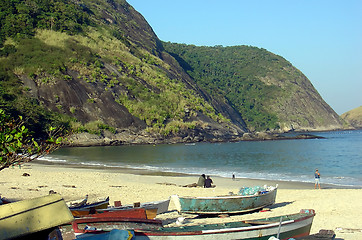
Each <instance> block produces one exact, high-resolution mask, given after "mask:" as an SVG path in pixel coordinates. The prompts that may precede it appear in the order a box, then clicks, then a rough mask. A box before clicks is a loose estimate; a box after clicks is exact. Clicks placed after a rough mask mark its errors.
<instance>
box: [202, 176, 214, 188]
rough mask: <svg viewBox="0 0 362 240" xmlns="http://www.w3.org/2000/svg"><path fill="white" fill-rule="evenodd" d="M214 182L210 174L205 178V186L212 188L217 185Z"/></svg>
mask: <svg viewBox="0 0 362 240" xmlns="http://www.w3.org/2000/svg"><path fill="white" fill-rule="evenodd" d="M212 184H213V181H212V179H211V178H210V176H207V178H206V179H205V185H204V187H205V188H211V187H215V186H214V185H212Z"/></svg>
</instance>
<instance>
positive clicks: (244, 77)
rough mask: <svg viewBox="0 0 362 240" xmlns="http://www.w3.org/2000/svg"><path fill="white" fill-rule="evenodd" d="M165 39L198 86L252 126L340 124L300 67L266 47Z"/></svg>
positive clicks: (321, 126)
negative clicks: (175, 41) (237, 113)
mask: <svg viewBox="0 0 362 240" xmlns="http://www.w3.org/2000/svg"><path fill="white" fill-rule="evenodd" d="M163 45H164V47H165V49H166V51H168V52H169V53H170V54H171V55H172V56H173V57H175V58H176V59H177V60H178V61H179V63H180V64H181V65H182V66H183V68H184V69H185V71H187V73H188V74H189V75H190V76H192V78H193V79H194V80H195V82H196V83H197V84H198V85H199V86H200V87H201V88H203V89H205V90H206V91H207V92H208V93H209V94H210V95H213V96H215V97H216V96H217V97H218V98H219V99H222V100H223V101H226V102H228V103H230V105H231V106H233V108H235V109H236V110H237V111H238V112H240V114H241V116H242V117H243V119H244V120H245V122H246V123H247V126H248V128H249V129H251V130H257V131H265V130H277V129H283V130H316V129H324V128H325V129H328V128H330V129H333V128H339V127H341V120H340V119H339V117H338V115H337V114H336V113H335V112H334V111H333V109H332V108H331V107H330V106H328V104H326V103H325V102H324V101H323V99H322V98H321V97H320V95H319V94H318V92H317V91H316V89H315V88H314V87H313V85H312V84H311V83H310V81H309V80H308V79H307V78H306V77H305V76H304V75H303V73H302V72H300V71H299V70H298V69H296V68H295V67H294V66H292V64H290V63H289V62H288V61H287V60H285V59H284V58H282V57H280V56H278V55H275V54H273V53H271V52H269V51H267V50H265V49H262V48H257V47H251V46H232V47H222V46H214V47H203V46H200V47H197V46H194V45H186V44H176V43H170V42H168V43H166V42H165V43H163Z"/></svg>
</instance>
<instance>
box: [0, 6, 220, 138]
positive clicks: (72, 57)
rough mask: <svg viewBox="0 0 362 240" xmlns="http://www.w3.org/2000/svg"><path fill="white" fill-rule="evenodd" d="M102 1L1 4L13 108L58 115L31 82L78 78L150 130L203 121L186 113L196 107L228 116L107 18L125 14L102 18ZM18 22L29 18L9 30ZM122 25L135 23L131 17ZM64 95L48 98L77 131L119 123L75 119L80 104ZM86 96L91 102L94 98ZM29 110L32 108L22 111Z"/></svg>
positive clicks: (4, 92)
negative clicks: (107, 94) (106, 94)
mask: <svg viewBox="0 0 362 240" xmlns="http://www.w3.org/2000/svg"><path fill="white" fill-rule="evenodd" d="M111 2H112V1H111ZM98 3H100V4H101V3H103V1H91V2H90V3H87V5H88V6H86V5H85V3H84V4H75V3H74V2H72V1H67V0H62V1H50V2H48V1H26V2H24V1H16V0H12V1H10V2H8V3H7V5H3V6H2V9H1V12H2V16H3V17H2V18H0V19H1V36H2V37H1V43H2V45H3V48H2V49H1V55H2V58H1V59H0V63H1V66H2V67H1V69H0V77H1V80H2V88H1V89H0V90H1V96H0V99H1V100H2V103H3V104H4V106H6V107H7V108H8V111H9V112H10V113H12V112H14V111H16V112H17V113H19V114H21V115H26V116H27V118H29V119H33V118H37V117H38V116H44V118H45V119H47V120H50V121H54V119H55V117H54V118H51V117H50V112H47V111H46V110H45V109H44V108H42V106H44V102H45V100H44V99H41V97H39V96H36V94H34V92H36V90H35V89H34V88H41V87H42V86H44V85H55V84H57V82H59V81H71V80H72V79H76V80H81V81H84V82H86V83H89V84H97V85H98V86H101V87H102V88H103V91H105V92H110V93H111V94H112V96H113V100H114V101H115V102H118V103H119V104H120V105H122V106H124V107H126V108H127V110H128V111H129V112H130V113H131V114H132V115H133V116H135V117H137V118H139V119H140V120H142V121H144V122H145V123H146V125H147V127H148V131H149V132H158V133H162V134H164V135H167V134H169V133H172V132H174V133H175V132H177V131H179V130H180V129H182V128H186V129H188V128H191V129H192V128H195V127H196V126H197V125H198V124H199V125H200V124H202V123H200V122H198V121H191V120H189V121H188V119H189V118H190V117H192V116H194V115H195V114H196V113H197V112H202V113H203V114H205V115H207V116H209V117H210V118H211V119H214V120H215V121H219V122H220V121H227V120H226V119H225V118H224V117H223V116H222V115H220V114H217V113H216V112H215V110H214V109H213V108H212V107H211V106H210V104H208V103H207V102H206V101H205V100H204V99H203V98H201V97H200V96H198V94H197V93H196V92H194V91H193V90H192V89H190V88H188V87H187V86H186V85H185V84H184V83H183V82H182V81H180V80H179V79H174V78H173V77H170V76H169V73H168V72H167V69H170V68H171V66H169V65H168V64H167V63H165V62H164V61H162V60H161V59H160V58H159V57H157V56H155V55H153V54H151V53H150V52H148V51H147V50H148V49H147V50H146V49H144V48H143V46H144V45H142V44H141V46H142V47H140V46H139V45H137V44H136V43H134V42H132V41H130V40H127V36H125V35H123V33H122V30H120V29H118V30H117V28H118V27H119V24H115V25H111V24H109V22H113V21H114V20H111V19H112V18H113V19H119V17H122V15H121V16H119V15H120V14H119V13H118V12H117V11H116V10H114V12H111V11H110V10H107V11H108V12H107V14H108V16H107V17H108V18H107V19H108V20H107V21H109V22H108V23H107V22H105V19H104V17H102V11H105V9H106V8H105V7H106V6H103V8H102V6H100V5H99V4H98ZM118 3H119V4H121V6H122V4H126V3H125V2H124V1H118ZM113 4H116V3H115V2H113ZM126 7H127V8H129V7H130V6H126ZM4 16H5V17H4ZM21 21H25V22H28V23H30V24H19V27H18V28H11V26H12V25H14V24H18V23H19V22H21ZM118 21H120V22H121V20H118ZM53 22H54V23H53ZM125 24H127V25H131V24H134V25H137V23H136V22H132V21H131V22H126V23H125ZM93 26H94V27H93ZM155 48H157V44H156V45H155ZM19 78H20V79H22V80H24V79H25V80H26V79H28V80H30V81H33V82H35V85H36V86H34V87H31V86H29V85H28V86H25V87H22V83H21V82H20V81H19ZM27 92H28V93H30V94H27ZM60 95H61V93H58V94H56V93H54V94H53V96H50V98H53V99H46V100H47V102H49V101H52V102H53V104H55V106H56V107H57V108H56V109H53V110H55V112H58V113H60V114H61V116H62V117H60V119H61V120H64V122H63V124H64V123H66V122H71V124H72V126H73V128H74V131H89V132H92V133H97V132H98V131H99V129H104V128H106V129H113V127H117V126H108V125H109V124H108V123H104V122H102V121H101V120H97V119H96V120H94V121H93V124H89V122H86V121H82V119H78V117H77V114H76V112H77V106H67V107H66V103H65V102H66V101H67V100H68V99H61V96H60ZM31 97H32V98H31ZM86 100H87V102H88V104H92V103H95V102H96V101H97V97H96V96H95V97H92V96H89V97H88V98H87V99H86ZM42 103H43V104H42ZM26 109H31V110H30V111H29V113H28V111H26V112H24V110H26ZM48 109H49V108H48ZM43 112H44V113H43ZM46 114H49V116H48V115H46ZM68 116H70V117H68ZM58 118H59V117H58ZM78 120H79V121H78ZM94 125H96V127H94Z"/></svg>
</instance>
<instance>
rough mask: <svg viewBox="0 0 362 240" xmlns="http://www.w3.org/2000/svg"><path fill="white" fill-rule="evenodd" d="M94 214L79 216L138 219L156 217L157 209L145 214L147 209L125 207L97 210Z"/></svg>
mask: <svg viewBox="0 0 362 240" xmlns="http://www.w3.org/2000/svg"><path fill="white" fill-rule="evenodd" d="M96 210H97V213H95V214H89V215H84V216H80V217H81V218H90V217H93V218H103V217H110V218H114V217H119V218H121V217H123V218H139V219H153V218H155V217H156V212H157V209H155V210H154V211H153V212H152V213H151V214H149V215H147V213H148V212H147V210H146V209H145V208H125V209H118V210H115V211H98V209H96Z"/></svg>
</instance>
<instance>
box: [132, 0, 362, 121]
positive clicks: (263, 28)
mask: <svg viewBox="0 0 362 240" xmlns="http://www.w3.org/2000/svg"><path fill="white" fill-rule="evenodd" d="M127 2H128V3H129V4H131V5H132V6H133V7H134V8H135V9H136V10H137V11H138V12H140V13H141V14H142V15H143V16H144V17H145V19H146V20H147V22H148V23H149V24H150V25H151V27H152V28H153V30H154V31H155V33H156V34H157V36H158V37H159V38H160V39H161V40H162V41H166V42H167V41H170V42H176V43H186V44H194V45H197V46H201V45H202V46H214V45H223V46H235V45H250V46H256V47H260V48H265V49H267V50H268V51H270V52H273V53H275V54H278V55H281V56H282V57H284V58H285V59H286V60H288V61H289V62H291V63H292V64H293V65H294V66H295V67H296V68H298V69H299V70H301V71H302V72H303V73H304V74H305V75H306V76H307V77H308V79H309V80H310V81H311V82H312V84H313V85H314V87H315V88H316V89H317V91H318V92H319V94H320V95H321V96H322V98H323V99H324V100H325V101H326V102H327V103H328V104H329V105H330V106H331V107H332V108H333V109H334V110H335V111H336V112H337V113H338V114H342V113H344V112H347V111H349V110H351V109H353V108H356V107H359V106H361V105H362V0H339V1H337V0H294V1H293V0H259V1H253V0H248V1H246V0H225V1H216V0H182V1H181V0H178V1H173V0H127Z"/></svg>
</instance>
